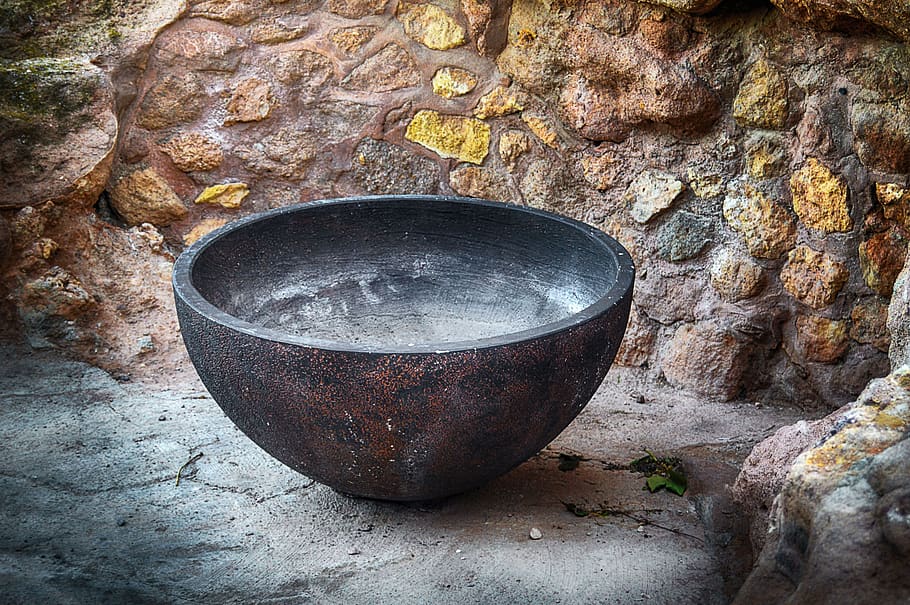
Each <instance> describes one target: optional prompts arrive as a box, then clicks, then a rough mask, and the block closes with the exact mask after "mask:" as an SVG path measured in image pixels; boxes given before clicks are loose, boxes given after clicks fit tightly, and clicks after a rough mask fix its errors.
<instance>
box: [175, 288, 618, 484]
mask: <svg viewBox="0 0 910 605" xmlns="http://www.w3.org/2000/svg"><path fill="white" fill-rule="evenodd" d="M175 298H176V306H177V314H178V318H179V320H180V326H181V330H182V334H183V338H184V342H185V344H186V347H187V350H188V352H189V356H190V359H191V360H192V362H193V364H194V365H195V367H196V370H197V372H198V373H199V376H200V378H201V379H202V381H203V383H204V384H205V385H206V387H207V388H208V390H209V392H210V393H211V394H212V396H213V397H214V398H215V401H216V402H218V404H219V405H220V406H221V408H222V409H223V410H224V412H225V413H226V414H227V415H228V417H229V418H230V419H231V420H232V421H233V422H234V423H235V424H236V425H237V426H238V427H239V428H240V429H241V430H242V431H243V432H244V433H245V434H246V435H248V436H249V437H250V438H251V439H252V440H253V441H254V442H256V443H257V444H258V445H259V446H260V447H261V448H262V449H264V450H265V451H266V452H268V453H269V454H271V455H272V456H274V457H275V458H277V459H278V460H280V461H281V462H283V463H284V464H286V465H288V466H289V467H291V468H293V469H294V470H297V471H299V472H301V473H303V474H305V475H307V476H308V477H311V478H313V479H316V480H317V481H319V482H321V483H324V484H326V485H329V486H330V487H332V488H334V489H336V490H338V491H341V492H345V493H349V494H353V495H358V496H365V497H370V498H379V499H388V500H422V499H431V498H438V497H442V496H447V495H451V494H455V493H459V492H462V491H465V490H468V489H471V488H474V487H477V486H479V485H481V484H483V483H485V482H487V481H489V480H490V479H492V478H494V477H497V476H499V475H501V474H503V473H505V472H507V471H508V470H510V469H512V468H513V467H515V466H517V465H518V464H520V463H521V462H523V461H524V460H526V459H527V458H529V457H530V456H532V455H534V454H535V453H537V452H538V451H539V450H540V449H542V448H543V447H544V446H546V445H547V444H548V443H549V442H550V441H552V440H553V439H554V438H555V437H556V436H557V435H558V434H559V433H560V432H561V431H562V430H563V429H564V428H565V427H566V426H567V425H568V424H569V423H570V422H571V421H572V420H573V419H574V418H575V417H576V416H577V415H578V413H579V412H580V411H581V410H582V409H583V408H584V406H585V405H586V404H587V403H588V401H589V400H590V399H591V397H592V396H593V394H594V392H595V391H596V389H597V387H598V386H599V385H600V383H601V382H602V381H603V379H604V377H605V376H606V373H607V370H608V369H609V367H610V364H611V363H612V361H613V357H614V355H615V354H616V351H617V349H618V347H619V344H620V341H621V340H622V336H623V333H624V331H625V328H626V322H627V320H628V315H629V307H630V304H631V286H630V288H629V290H628V292H627V293H626V294H625V295H624V296H623V297H622V298H621V299H619V300H618V301H616V303H615V304H614V305H613V306H612V307H611V308H610V309H609V310H607V311H606V312H605V313H603V314H601V315H599V316H597V317H594V318H592V319H590V320H588V321H587V322H585V323H582V324H579V325H575V326H573V327H571V328H568V329H566V330H563V331H561V332H557V333H554V334H549V335H546V336H542V337H539V338H535V339H531V340H526V341H520V342H514V343H509V344H505V345H500V346H492V347H487V348H480V349H469V350H460V351H449V352H435V353H414V354H390V353H370V352H351V351H335V350H326V349H319V348H312V347H307V346H301V345H298V344H291V343H286V342H280V341H275V340H271V339H269V338H266V337H261V336H256V335H253V334H248V333H245V332H241V331H237V330H234V329H232V328H230V327H227V326H225V325H222V324H220V323H218V322H215V321H212V320H211V319H209V318H207V317H205V316H203V315H201V314H200V313H198V312H196V310H195V309H194V308H193V307H191V306H190V305H188V304H187V303H186V301H184V300H182V299H181V297H180V295H179V293H177V295H176V296H175Z"/></svg>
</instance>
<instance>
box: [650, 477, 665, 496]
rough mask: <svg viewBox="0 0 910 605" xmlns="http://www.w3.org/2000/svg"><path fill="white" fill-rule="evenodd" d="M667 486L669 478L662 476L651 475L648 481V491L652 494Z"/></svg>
mask: <svg viewBox="0 0 910 605" xmlns="http://www.w3.org/2000/svg"><path fill="white" fill-rule="evenodd" d="M667 484H668V481H667V478H666V477H661V476H660V475H651V476H650V477H648V480H647V486H648V491H649V492H651V493H652V494H653V493H654V492H656V491H657V490H659V489H660V488H662V487H667Z"/></svg>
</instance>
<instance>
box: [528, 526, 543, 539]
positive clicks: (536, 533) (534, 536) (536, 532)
mask: <svg viewBox="0 0 910 605" xmlns="http://www.w3.org/2000/svg"><path fill="white" fill-rule="evenodd" d="M528 536H530V538H531V539H532V540H540V539H541V538H543V534H542V533H540V530H539V529H537V528H536V527H532V528H531V531H530V533H529V534H528Z"/></svg>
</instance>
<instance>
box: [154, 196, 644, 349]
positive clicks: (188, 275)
mask: <svg viewBox="0 0 910 605" xmlns="http://www.w3.org/2000/svg"><path fill="white" fill-rule="evenodd" d="M395 201H428V202H446V203H456V204H467V205H472V206H478V207H493V208H501V209H508V210H510V211H517V212H525V213H528V214H533V215H536V216H539V217H541V218H544V219H547V220H553V221H557V222H561V223H563V224H565V225H568V226H570V227H572V228H574V229H576V230H578V231H581V232H582V233H583V234H585V235H587V236H588V237H589V238H591V239H593V240H594V241H595V242H596V243H598V244H599V245H601V246H602V247H603V248H604V249H606V250H607V251H608V252H609V253H610V254H611V255H612V256H613V259H614V261H615V263H616V267H617V272H616V278H615V281H614V283H613V285H612V286H611V287H610V288H609V290H608V291H607V292H606V293H605V294H604V295H603V296H602V297H601V298H599V299H598V300H596V301H594V302H593V303H592V304H590V305H588V306H587V307H585V308H583V309H581V310H580V311H577V312H575V313H573V314H571V315H567V316H566V317H563V318H561V319H559V320H557V321H553V322H548V323H545V324H541V325H539V326H535V327H533V328H528V329H525V330H520V331H516V332H508V333H505V334H499V335H496V336H491V337H487V338H478V339H474V340H462V341H452V342H435V343H434V342H418V343H414V344H413V345H411V344H406V345H394V346H393V345H364V344H354V343H346V342H343V341H335V340H328V339H319V338H309V337H302V336H299V335H296V334H291V333H288V332H283V331H281V330H275V329H273V328H266V327H262V326H258V325H256V324H254V323H251V322H248V321H245V320H242V319H240V318H239V317H235V316H234V315H231V314H229V313H227V312H225V311H223V310H222V309H220V308H219V307H217V306H215V305H214V304H212V303H211V302H209V301H208V300H207V299H206V298H205V297H204V296H203V295H202V294H201V293H200V292H199V290H197V289H196V286H195V285H194V284H193V280H192V274H193V268H194V267H195V264H196V261H197V260H198V259H199V258H200V256H201V255H202V253H203V252H205V250H207V249H208V248H209V246H211V245H212V244H213V243H214V242H215V241H216V240H218V239H219V238H221V237H223V236H225V235H227V234H228V233H231V232H233V231H237V230H239V229H243V228H245V227H247V226H249V225H252V224H254V223H258V222H261V221H268V220H271V219H273V218H275V217H278V216H282V215H284V214H291V213H295V212H305V211H307V210H308V209H310V208H315V207H321V206H335V205H338V206H343V205H351V206H362V205H365V204H376V203H392V202H395ZM634 280H635V264H634V262H633V260H632V257H631V255H630V254H629V252H628V251H627V250H626V249H625V248H624V247H623V246H622V245H621V244H620V243H619V242H617V241H616V240H615V239H613V238H612V237H610V236H609V235H607V234H606V233H604V232H603V231H601V230H600V229H597V228H596V227H592V226H591V225H588V224H586V223H583V222H581V221H578V220H575V219H572V218H569V217H566V216H562V215H560V214H556V213H553V212H549V211H546V210H541V209H539V208H532V207H530V206H520V205H517V204H509V203H505V202H495V201H490V200H485V199H480V198H466V197H460V196H447V195H421V194H401V195H395V194H392V195H365V196H353V197H343V198H327V199H320V200H314V201H310V202H303V203H300V204H294V205H291V206H284V207H281V208H275V209H272V210H266V211H264V212H259V213H255V214H251V215H249V216H245V217H242V218H239V219H237V220H235V221H231V222H229V223H227V224H226V225H223V226H222V227H219V228H218V229H215V230H213V231H211V232H210V233H207V234H206V235H204V236H203V237H201V238H199V239H198V240H197V241H196V242H193V244H191V245H190V246H189V247H188V248H186V249H185V250H184V251H183V252H182V253H181V254H180V256H179V257H178V258H177V260H176V261H175V263H174V269H173V273H172V278H171V282H172V286H173V289H174V296H175V297H176V298H179V299H180V300H181V301H183V302H184V303H185V304H187V305H188V306H189V307H190V308H192V310H193V311H194V312H196V313H198V314H199V315H202V316H203V317H205V318H207V319H209V320H210V321H214V322H216V323H218V324H221V325H223V326H225V327H227V328H230V329H232V330H236V331H238V332H241V333H243V334H247V335H249V336H253V337H256V338H260V339H263V340H269V341H274V342H280V343H284V344H289V345H296V346H301V347H306V348H311V349H321V350H328V351H337V352H353V353H371V354H389V355H407V354H428V353H450V352H459V351H476V350H478V349H488V348H493V347H499V346H504V345H510V344H516V343H520V342H526V341H532V340H536V339H540V338H545V337H548V336H551V335H553V334H556V333H560V332H564V331H566V330H568V329H571V328H575V327H578V326H581V325H583V324H586V323H588V322H590V321H592V320H594V319H596V318H598V317H601V316H603V315H605V314H606V313H608V312H609V311H610V310H611V309H612V308H613V307H615V306H616V305H617V304H618V303H619V302H620V301H622V300H623V299H624V298H625V297H626V296H627V295H629V296H630V295H631V290H632V286H633V283H634Z"/></svg>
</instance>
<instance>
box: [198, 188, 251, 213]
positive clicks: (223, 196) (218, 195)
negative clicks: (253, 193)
mask: <svg viewBox="0 0 910 605" xmlns="http://www.w3.org/2000/svg"><path fill="white" fill-rule="evenodd" d="M249 194H250V189H249V187H247V185H246V183H226V184H224V185H212V186H211V187H207V188H206V189H205V191H203V192H202V193H200V194H199V197H197V198H196V201H195V203H196V204H217V205H219V206H221V207H222V208H232V209H233V208H240V203H241V202H243V198H245V197H246V196H248V195H249Z"/></svg>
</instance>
